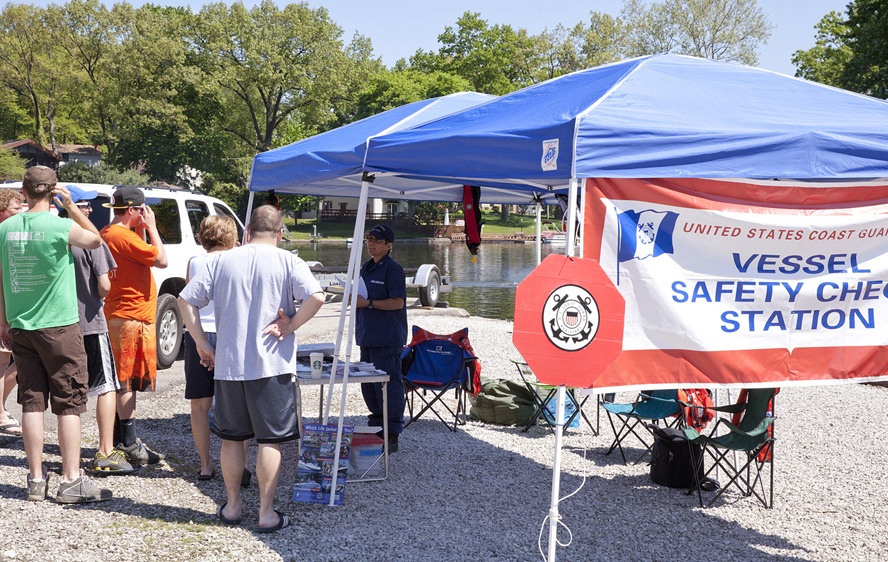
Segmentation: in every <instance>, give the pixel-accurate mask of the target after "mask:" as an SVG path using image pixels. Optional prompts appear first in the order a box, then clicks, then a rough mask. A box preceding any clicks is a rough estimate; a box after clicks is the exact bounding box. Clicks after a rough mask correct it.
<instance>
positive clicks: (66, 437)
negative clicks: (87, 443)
mask: <svg viewBox="0 0 888 562" xmlns="http://www.w3.org/2000/svg"><path fill="white" fill-rule="evenodd" d="M56 417H57V418H58V420H59V449H61V450H62V477H63V480H65V481H66V482H71V481H72V480H76V479H78V478H80V460H81V459H80V414H65V415H61V416H56Z"/></svg>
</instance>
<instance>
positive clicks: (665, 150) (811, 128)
mask: <svg viewBox="0 0 888 562" xmlns="http://www.w3.org/2000/svg"><path fill="white" fill-rule="evenodd" d="M547 153H549V156H550V157H551V159H550V160H547V159H546V157H547ZM765 156H767V157H766V158H765ZM366 164H367V165H366V168H365V169H366V170H367V171H370V172H379V173H384V174H398V175H407V176H416V177H421V178H426V179H428V178H435V179H441V180H442V181H453V180H460V181H483V180H488V181H491V182H504V181H505V182H509V181H516V182H520V183H526V182H534V183H538V184H541V185H548V186H566V185H567V184H568V182H569V180H571V179H573V178H589V177H607V178H653V177H658V178H679V177H692V178H746V179H773V178H794V179H800V180H804V179H810V180H816V179H830V180H836V179H860V178H874V177H885V176H888V102H885V101H883V100H879V99H875V98H870V97H867V96H864V95H860V94H855V93H851V92H847V91H844V90H839V89H836V88H832V87H829V86H824V85H821V84H816V83H813V82H807V81H805V80H801V79H798V78H792V77H788V76H784V75H781V74H776V73H774V72H770V71H767V70H762V69H758V68H752V67H748V66H742V65H738V64H730V63H723V62H718V61H712V60H705V59H698V58H694V57H687V56H681V55H671V54H661V55H653V56H648V57H642V58H637V59H630V60H627V61H623V62H619V63H614V64H610V65H605V66H601V67H597V68H593V69H589V70H583V71H579V72H575V73H573V74H568V75H565V76H561V77H558V78H554V79H552V80H549V81H547V82H543V83H541V84H537V85H535V86H531V87H528V88H525V89H523V90H519V91H517V92H513V93H511V94H508V95H505V96H502V97H500V98H497V99H495V100H493V101H491V102H489V103H486V104H483V105H480V106H477V107H474V108H472V109H469V110H466V111H463V112H461V113H459V114H456V115H452V116H450V117H448V118H444V119H439V120H437V121H433V122H430V123H427V124H425V125H421V126H419V127H415V128H412V129H410V130H404V131H399V132H395V133H391V134H387V135H382V136H379V137H375V138H373V139H371V141H370V143H369V149H368V154H367V163H366Z"/></svg>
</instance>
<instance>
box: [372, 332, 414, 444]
mask: <svg viewBox="0 0 888 562" xmlns="http://www.w3.org/2000/svg"><path fill="white" fill-rule="evenodd" d="M403 350H404V348H403V347H362V348H361V361H366V362H368V363H373V365H374V366H375V367H376V368H377V369H380V370H381V371H385V373H386V374H388V375H389V377H390V378H389V382H388V414H389V432H390V433H395V434H398V433H401V430H402V429H404V408H405V406H406V399H405V396H404V381H403V378H402V376H401V352H402V351H403ZM361 394H363V396H364V403H365V404H367V409H368V410H370V415H369V416H367V420H368V425H371V426H382V383H379V382H374V383H366V382H365V383H361Z"/></svg>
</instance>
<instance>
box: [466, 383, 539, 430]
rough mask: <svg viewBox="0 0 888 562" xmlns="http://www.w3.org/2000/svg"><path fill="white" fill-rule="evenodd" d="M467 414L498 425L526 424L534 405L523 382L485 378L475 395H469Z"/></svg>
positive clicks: (532, 412)
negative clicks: (469, 404) (469, 403)
mask: <svg viewBox="0 0 888 562" xmlns="http://www.w3.org/2000/svg"><path fill="white" fill-rule="evenodd" d="M469 401H470V402H471V403H472V407H471V408H470V409H469V415H471V416H472V418H474V419H476V420H480V421H483V422H486V423H495V424H499V425H527V424H528V423H529V422H530V419H531V418H532V417H533V414H534V412H535V411H536V407H535V406H534V401H533V396H531V394H530V390H528V389H527V387H526V386H525V385H524V383H521V382H516V381H512V380H508V379H495V380H486V381H483V382H482V384H481V392H479V393H478V395H477V396H471V395H470V396H469Z"/></svg>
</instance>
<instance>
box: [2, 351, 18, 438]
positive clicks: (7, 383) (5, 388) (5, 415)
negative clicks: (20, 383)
mask: <svg viewBox="0 0 888 562" xmlns="http://www.w3.org/2000/svg"><path fill="white" fill-rule="evenodd" d="M0 365H2V367H0V369H5V371H4V372H3V374H2V375H0V398H2V399H3V401H2V402H0V423H3V422H8V421H9V420H10V419H11V417H10V415H9V412H7V411H6V399H7V398H9V395H10V394H12V389H13V388H15V384H16V382H17V376H16V375H17V374H18V372H17V371H16V369H15V363H13V364H12V365H10V364H9V352H8V351H0Z"/></svg>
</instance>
